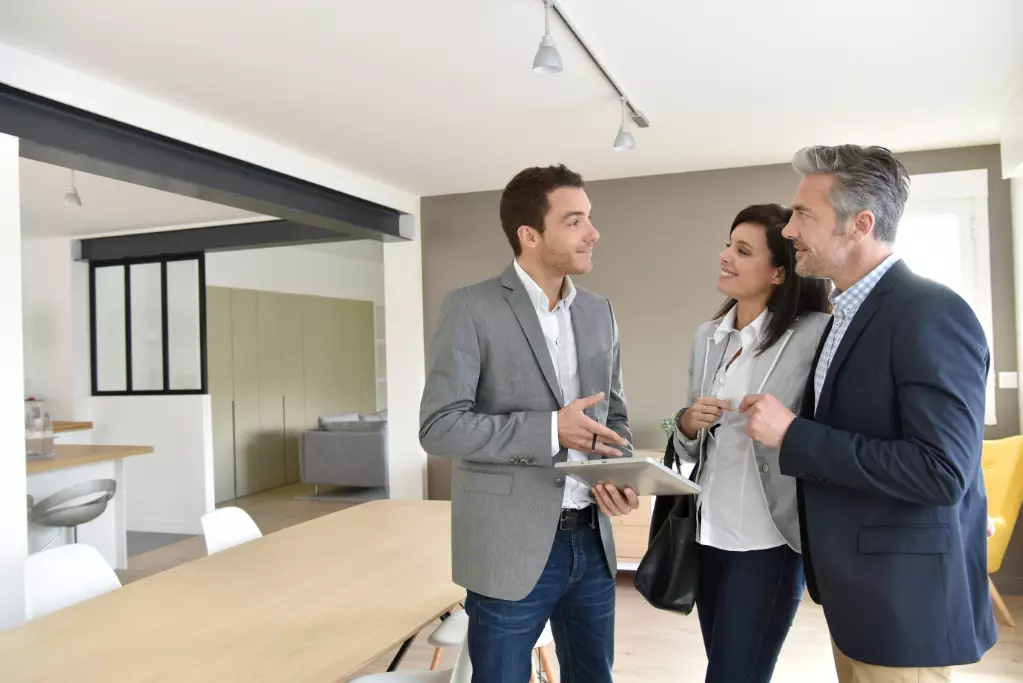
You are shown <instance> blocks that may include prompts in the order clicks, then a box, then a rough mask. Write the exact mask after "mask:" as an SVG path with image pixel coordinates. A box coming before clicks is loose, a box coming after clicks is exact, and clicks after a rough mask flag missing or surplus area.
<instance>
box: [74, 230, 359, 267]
mask: <svg viewBox="0 0 1023 683" xmlns="http://www.w3.org/2000/svg"><path fill="white" fill-rule="evenodd" d="M348 239H351V236H349V235H344V234H342V233H339V232H334V231H333V230H324V229H323V228H316V227H313V226H311V225H303V224H301V223H294V222H292V221H259V222H255V223H232V224H230V225H215V226H210V227H208V228H188V229H184V230H164V231H158V232H143V233H138V234H135V235H116V236H112V237H95V238H90V239H84V240H82V241H81V243H80V247H79V249H80V251H79V254H78V258H79V259H80V260H83V261H111V260H119V259H132V258H149V257H154V256H174V255H180V254H195V253H198V252H213V251H234V250H238V249H258V248H265V247H287V246H298V245H301V244H321V243H323V242H340V241H345V240H348Z"/></svg>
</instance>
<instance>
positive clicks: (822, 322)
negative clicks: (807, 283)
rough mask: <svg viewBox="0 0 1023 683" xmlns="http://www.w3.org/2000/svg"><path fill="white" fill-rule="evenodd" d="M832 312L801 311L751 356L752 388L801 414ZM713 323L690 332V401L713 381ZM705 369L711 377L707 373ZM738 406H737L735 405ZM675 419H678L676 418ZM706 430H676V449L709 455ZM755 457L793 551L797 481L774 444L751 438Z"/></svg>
mask: <svg viewBox="0 0 1023 683" xmlns="http://www.w3.org/2000/svg"><path fill="white" fill-rule="evenodd" d="M830 319H831V316H829V315H827V314H824V313H805V314H803V315H802V316H801V317H800V318H799V319H798V320H796V322H795V323H793V325H792V327H791V328H789V330H788V331H786V332H785V334H783V335H782V336H781V338H780V339H779V340H778V341H776V342H775V343H774V344H772V345H771V346H769V347H768V348H767V349H764V351H763V352H762V353H759V355H757V356H756V357H755V361H754V362H755V363H756V364H755V365H754V368H753V383H752V386H751V391H750V393H754V394H760V393H763V394H773V395H774V396H775V398H777V399H778V400H779V401H781V402H782V403H783V404H785V405H786V406H787V407H788V408H789V410H791V411H792V412H794V413H796V414H797V415H798V414H799V409H800V405H801V404H802V401H803V393H804V391H805V390H806V380H807V377H808V375H809V374H810V366H811V365H812V363H813V357H814V354H815V353H816V351H817V345H818V343H819V342H820V339H821V335H822V334H823V333H824V329H825V328H826V327H827V325H828V321H829V320H830ZM717 327H718V323H717V322H707V323H704V324H702V325H700V326H699V327H698V328H697V329H696V334H695V335H694V336H693V349H692V356H691V358H690V362H689V400H688V402H687V403H686V405H687V406H691V405H692V404H693V402H694V401H696V399H697V398H700V397H701V396H706V395H707V392H709V391H710V388H711V386H710V385H711V383H712V382H713V379H714V378H713V376H712V375H713V374H714V372H715V368H717V367H718V365H719V364H720V361H721V356H722V354H723V353H724V352H725V346H726V345H727V342H724V341H723V342H721V343H720V344H716V343H715V342H714V332H715V331H716V330H717ZM708 373H709V374H710V375H711V376H708ZM735 407H736V408H738V406H735ZM676 424H677V421H676ZM706 437H707V434H706V430H705V429H704V430H700V433H699V434H698V435H697V437H696V438H695V439H687V438H685V437H684V436H683V435H682V432H681V431H680V430H678V429H677V427H676V430H675V451H676V452H677V453H678V454H679V457H681V458H682V459H684V460H686V461H687V462H697V461H700V460H702V459H703V458H705V457H707V439H706ZM751 443H752V448H753V457H754V458H755V459H756V462H757V470H758V471H759V472H760V483H761V486H762V487H763V490H764V496H765V498H766V499H767V507H768V509H769V510H770V511H771V518H772V519H773V520H774V525H775V527H776V528H777V529H778V533H780V534H781V535H782V538H784V539H785V541H786V542H787V543H788V544H789V547H791V548H792V549H793V550H795V551H796V552H799V551H800V542H799V514H798V511H797V508H796V480H795V479H793V478H791V477H787V476H785V475H783V474H782V473H781V470H780V469H779V467H778V449H776V448H768V447H767V446H765V445H764V444H762V443H760V442H759V441H752V442H751Z"/></svg>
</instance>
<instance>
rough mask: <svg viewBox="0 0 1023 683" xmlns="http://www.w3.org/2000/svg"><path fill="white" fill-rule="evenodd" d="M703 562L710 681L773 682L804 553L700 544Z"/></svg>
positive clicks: (700, 591)
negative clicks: (745, 549) (743, 550)
mask: <svg viewBox="0 0 1023 683" xmlns="http://www.w3.org/2000/svg"><path fill="white" fill-rule="evenodd" d="M699 564H700V570H699V580H698V581H697V589H696V609H697V612H698V613H699V615H700V630H701V631H703V645H704V647H705V648H706V649H707V660H708V662H707V676H706V679H705V683H769V681H770V680H771V676H772V675H773V674H774V665H775V663H776V662H777V661H778V654H779V653H780V652H781V646H782V643H784V642H785V636H787V635H788V632H789V628H790V627H791V626H792V620H793V619H794V618H795V616H796V609H798V607H799V601H800V600H801V599H802V597H803V587H804V585H805V582H804V579H803V557H802V555H800V554H799V553H797V552H795V551H794V550H792V549H791V548H789V547H788V546H787V545H783V546H778V547H777V548H769V549H767V550H749V551H745V552H734V551H730V550H719V549H718V548H712V547H710V546H706V545H701V546H700V554H699ZM527 680H528V679H527Z"/></svg>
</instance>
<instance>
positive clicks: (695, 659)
mask: <svg viewBox="0 0 1023 683" xmlns="http://www.w3.org/2000/svg"><path fill="white" fill-rule="evenodd" d="M309 492H311V490H310V487H303V486H300V485H296V486H288V487H284V488H281V489H276V490H274V491H269V492H266V493H262V494H257V495H255V496H250V497H248V498H241V499H239V500H237V501H232V502H230V503H226V504H227V505H237V506H238V507H240V508H242V509H244V510H246V511H247V512H248V513H249V514H250V515H252V518H253V519H254V520H255V521H256V524H258V525H259V528H260V529H262V530H263V533H264V534H267V533H272V532H274V531H277V530H279V529H282V528H285V527H288V526H291V525H294V524H299V523H301V522H304V521H307V520H309V519H314V518H316V517H319V516H321V515H325V514H330V513H331V512H335V511H337V510H342V509H344V508H346V507H351V506H352V505H353V504H354V503H339V502H328V501H315V500H312V501H311V500H295V499H294V497H295V496H297V495H304V494H307V493H309ZM205 552H206V551H205V546H204V545H203V540H202V538H201V537H198V538H191V539H188V540H186V541H182V542H181V543H176V544H174V545H170V546H166V547H163V548H159V549H157V550H154V551H151V552H149V553H145V554H143V555H137V556H135V557H132V558H130V559H129V569H128V570H127V571H122V572H118V574H119V575H120V576H121V579H122V581H123V582H125V583H127V582H130V581H134V580H137V579H140V578H144V577H145V576H149V575H150V574H154V573H156V572H159V571H163V570H164V569H168V568H170V567H174V566H176V565H178V564H181V563H183V562H188V561H191V560H194V559H197V558H199V557H202V556H203V555H204V554H205ZM631 579H632V577H631V575H629V574H625V575H622V576H621V577H619V580H618V603H617V620H616V632H615V640H616V642H615V681H616V683H687V682H693V683H699V682H700V681H702V680H703V672H704V667H705V666H706V661H707V660H706V657H705V656H704V654H703V643H702V640H701V638H700V627H699V623H698V622H697V619H696V615H695V614H693V615H692V616H689V617H683V616H678V615H674V614H669V613H667V612H661V611H659V610H655V609H653V608H651V607H650V606H648V605H647V604H646V602H645V601H644V600H643V598H641V597H640V596H639V594H638V593H637V592H636V591H635V589H634V588H633V587H632V583H631ZM1005 600H1006V603H1007V604H1008V605H1009V609H1010V610H1011V611H1012V612H1013V617H1014V618H1015V619H1016V623H1017V624H1019V625H1020V626H1019V627H1018V628H1017V629H1015V630H1012V629H1009V628H1008V627H1005V626H1002V625H1001V624H1000V625H999V627H1000V630H1001V633H1000V638H999V641H998V644H997V645H996V646H995V647H994V648H993V649H992V650H991V651H990V652H988V653H987V655H986V656H985V657H984V659H983V660H982V661H981V662H979V663H977V664H974V665H972V666H968V667H962V668H961V669H958V670H956V672H955V678H954V681H955V683H1020V682H1021V681H1023V596H1006V598H1005ZM427 632H428V631H427ZM425 640H426V638H425V633H424V635H423V636H422V637H421V638H419V639H417V641H416V642H415V643H414V644H413V646H412V647H411V648H410V649H409V652H408V656H407V657H406V658H405V660H404V663H403V664H402V667H401V668H402V670H409V671H411V670H422V669H426V668H427V666H428V665H429V662H430V659H431V657H432V655H433V649H432V648H430V647H429V645H427V644H426V642H425ZM392 655H393V653H388V654H387V655H386V656H384V657H381V658H380V659H379V660H378V661H377V662H375V663H374V664H373V665H372V666H370V667H369V668H367V669H366V671H365V672H364V673H375V672H378V671H384V670H385V669H386V667H387V664H388V663H389V662H390V660H391V657H392ZM454 655H455V653H454V651H453V650H452V651H447V652H445V653H444V658H443V659H442V667H443V666H450V665H451V663H452V661H453V659H454ZM774 680H775V681H777V682H779V683H831V682H833V681H836V680H837V679H836V677H835V673H834V668H833V664H832V660H831V643H830V640H829V637H828V632H827V625H826V623H825V621H824V615H823V613H822V612H821V609H820V607H818V606H817V605H814V604H813V603H812V602H810V601H809V600H806V601H805V602H804V604H803V606H802V607H801V608H800V610H799V613H798V614H797V615H796V622H795V624H794V626H793V627H792V631H791V632H790V633H789V637H788V640H786V642H785V647H784V649H783V650H782V653H781V658H780V659H779V662H778V667H777V669H776V670H775V675H774ZM523 683H525V681H523Z"/></svg>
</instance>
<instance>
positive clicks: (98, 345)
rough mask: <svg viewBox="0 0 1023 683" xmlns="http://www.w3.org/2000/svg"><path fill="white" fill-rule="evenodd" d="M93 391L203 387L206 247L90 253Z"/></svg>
mask: <svg viewBox="0 0 1023 683" xmlns="http://www.w3.org/2000/svg"><path fill="white" fill-rule="evenodd" d="M89 327H90V335H89V336H90V343H91V352H92V394H93V396H127V395H154V394H205V393H206V392H207V389H208V386H207V376H206V262H205V259H204V257H203V254H201V253H198V254H183V255H174V256H163V257H149V258H133V259H119V260H111V261H92V262H90V264H89Z"/></svg>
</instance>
